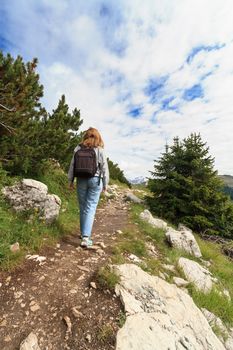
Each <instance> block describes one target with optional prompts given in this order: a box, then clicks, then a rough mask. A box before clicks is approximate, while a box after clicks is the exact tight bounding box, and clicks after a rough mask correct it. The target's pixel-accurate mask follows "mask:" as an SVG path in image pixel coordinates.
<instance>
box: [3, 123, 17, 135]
mask: <svg viewBox="0 0 233 350" xmlns="http://www.w3.org/2000/svg"><path fill="white" fill-rule="evenodd" d="M0 125H2V126H3V127H4V128H5V129H7V130H8V131H9V132H11V133H13V132H14V130H15V128H12V127H11V126H9V125H6V124H4V123H3V122H0Z"/></svg>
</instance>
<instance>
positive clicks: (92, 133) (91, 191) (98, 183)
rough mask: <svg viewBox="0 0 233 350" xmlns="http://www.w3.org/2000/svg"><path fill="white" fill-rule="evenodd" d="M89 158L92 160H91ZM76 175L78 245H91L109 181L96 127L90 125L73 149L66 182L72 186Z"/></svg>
mask: <svg viewBox="0 0 233 350" xmlns="http://www.w3.org/2000/svg"><path fill="white" fill-rule="evenodd" d="M91 162H92V163H91ZM75 177H77V196H78V202H79V210H80V232H81V237H82V240H81V247H85V248H88V247H90V246H92V244H93V243H92V240H91V232H92V226H93V222H94V218H95V212H96V208H97V205H98V202H99V197H100V193H101V191H106V189H107V185H108V182H109V170H108V163H107V159H106V156H105V152H104V143H103V140H102V137H101V136H100V133H99V132H98V130H97V129H94V128H89V129H88V130H87V131H86V132H85V133H84V137H83V141H82V142H81V143H80V144H79V145H78V146H77V147H76V148H75V149H74V154H73V158H72V160H71V162H70V168H69V172H68V180H69V186H70V188H71V189H73V188H74V178H75Z"/></svg>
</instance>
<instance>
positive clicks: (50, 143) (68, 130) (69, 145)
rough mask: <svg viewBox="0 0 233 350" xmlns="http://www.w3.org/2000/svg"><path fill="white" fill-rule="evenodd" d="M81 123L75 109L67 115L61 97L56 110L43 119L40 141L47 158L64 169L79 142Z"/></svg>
mask: <svg viewBox="0 0 233 350" xmlns="http://www.w3.org/2000/svg"><path fill="white" fill-rule="evenodd" d="M82 123H83V121H82V120H81V118H80V111H79V110H77V109H76V108H75V109H74V110H73V111H72V113H69V107H68V105H67V103H66V100H65V96H64V95H62V97H61V99H60V101H59V102H58V106H57V108H56V109H55V110H53V112H52V114H48V115H45V116H44V118H43V123H42V126H43V127H42V133H43V134H42V135H41V140H43V143H44V145H45V146H44V152H45V154H46V155H47V157H49V158H54V159H56V160H58V161H59V162H60V163H61V165H63V166H64V167H65V168H66V167H67V166H68V164H69V162H70V157H71V155H72V153H73V150H74V148H75V147H76V146H77V144H78V143H79V142H80V141H81V135H80V134H78V133H77V132H78V130H79V128H80V126H81V125H82Z"/></svg>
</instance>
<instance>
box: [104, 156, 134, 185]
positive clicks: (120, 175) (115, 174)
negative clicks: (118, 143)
mask: <svg viewBox="0 0 233 350" xmlns="http://www.w3.org/2000/svg"><path fill="white" fill-rule="evenodd" d="M107 160H108V167H109V174H110V178H111V179H113V180H118V181H120V182H122V183H125V184H126V185H127V186H129V187H131V184H130V183H129V181H128V180H127V179H126V177H125V175H124V171H123V170H121V169H120V167H119V165H118V164H116V163H113V162H112V161H111V160H110V159H109V158H107Z"/></svg>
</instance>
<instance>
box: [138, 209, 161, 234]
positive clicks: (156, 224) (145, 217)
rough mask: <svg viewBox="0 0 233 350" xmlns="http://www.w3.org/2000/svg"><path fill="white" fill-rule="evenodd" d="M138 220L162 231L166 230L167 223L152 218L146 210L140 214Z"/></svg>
mask: <svg viewBox="0 0 233 350" xmlns="http://www.w3.org/2000/svg"><path fill="white" fill-rule="evenodd" d="M140 219H142V220H144V221H146V222H148V224H150V225H151V226H153V227H157V228H162V229H163V230H166V229H167V223H166V222H165V221H163V220H161V219H157V218H154V217H153V215H152V214H151V212H150V211H149V210H148V209H145V210H144V211H143V212H141V214H140Z"/></svg>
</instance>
